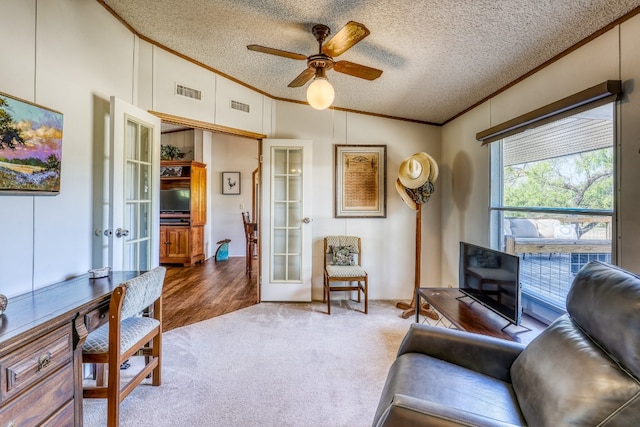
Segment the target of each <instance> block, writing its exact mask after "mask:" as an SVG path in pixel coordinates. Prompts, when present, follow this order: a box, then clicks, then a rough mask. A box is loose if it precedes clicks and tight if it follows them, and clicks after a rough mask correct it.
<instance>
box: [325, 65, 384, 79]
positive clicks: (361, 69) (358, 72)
mask: <svg viewBox="0 0 640 427" xmlns="http://www.w3.org/2000/svg"><path fill="white" fill-rule="evenodd" d="M333 69H334V70H336V71H337V72H339V73H344V74H349V75H350V76H354V77H360V78H361V79H366V80H375V79H377V78H378V77H380V76H381V75H382V70H378V69H377V68H371V67H367V66H366V65H360V64H355V63H353V62H349V61H338V62H336V63H335V64H334V65H333Z"/></svg>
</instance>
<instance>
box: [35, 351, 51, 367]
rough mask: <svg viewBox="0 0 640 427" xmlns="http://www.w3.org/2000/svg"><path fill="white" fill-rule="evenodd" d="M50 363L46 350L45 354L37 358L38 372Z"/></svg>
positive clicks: (49, 355)
mask: <svg viewBox="0 0 640 427" xmlns="http://www.w3.org/2000/svg"><path fill="white" fill-rule="evenodd" d="M50 363H51V353H50V352H48V351H47V352H46V353H45V354H43V355H42V356H40V357H39V358H38V372H40V371H41V370H43V369H44V368H46V367H47V366H49V364H50Z"/></svg>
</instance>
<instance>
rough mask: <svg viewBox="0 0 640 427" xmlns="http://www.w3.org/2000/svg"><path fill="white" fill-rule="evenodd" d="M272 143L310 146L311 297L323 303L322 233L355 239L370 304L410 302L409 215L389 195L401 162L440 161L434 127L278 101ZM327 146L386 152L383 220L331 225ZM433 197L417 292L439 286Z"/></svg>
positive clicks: (438, 195) (412, 252)
mask: <svg viewBox="0 0 640 427" xmlns="http://www.w3.org/2000/svg"><path fill="white" fill-rule="evenodd" d="M270 136H271V137H273V138H298V139H310V140H312V141H313V163H314V166H313V167H314V168H313V182H314V192H313V222H312V223H311V225H312V227H313V232H312V234H313V282H312V283H313V295H312V296H313V298H314V299H321V298H322V280H323V279H322V265H323V259H322V257H323V254H322V244H323V243H322V239H323V237H324V236H326V235H329V234H355V235H358V236H360V237H361V238H362V245H363V249H362V251H363V266H364V267H365V268H366V269H367V272H368V274H369V295H370V298H372V299H410V298H411V297H412V292H413V287H414V266H415V263H414V260H415V239H416V237H415V236H416V229H415V218H416V217H415V211H412V210H410V209H409V208H408V207H407V206H406V205H405V204H404V203H403V202H402V200H401V199H400V196H399V195H398V194H397V193H396V190H395V184H394V183H395V179H396V178H397V172H398V167H399V165H400V163H401V162H402V160H403V159H404V158H406V157H408V156H410V155H411V154H413V153H415V152H419V151H426V152H428V153H429V154H431V155H432V156H433V157H434V158H435V159H436V160H438V159H439V157H440V128H438V127H435V126H427V125H422V124H415V123H410V122H404V121H398V120H391V119H383V118H379V117H373V116H367V115H362V114H355V113H346V112H343V111H335V110H325V111H316V110H313V109H311V108H309V107H308V106H305V105H300V104H292V103H288V102H282V101H278V102H277V103H276V125H275V129H274V132H273V134H272V135H270ZM334 144H354V145H355V144H360V145H366V144H373V145H380V144H384V145H387V185H386V190H387V217H386V218H370V219H361V218H357V219H356V218H350V219H345V218H334V190H333V185H334V184H333V177H334ZM436 188H437V191H436V193H435V194H434V196H433V197H432V198H431V200H430V201H429V202H428V204H427V205H426V206H425V207H424V209H423V214H422V219H423V225H422V255H423V256H422V264H421V266H422V269H421V284H422V285H423V286H440V285H441V280H440V249H439V248H440V239H441V236H440V231H439V230H440V200H441V191H440V188H439V186H438V183H436Z"/></svg>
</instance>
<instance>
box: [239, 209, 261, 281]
mask: <svg viewBox="0 0 640 427" xmlns="http://www.w3.org/2000/svg"><path fill="white" fill-rule="evenodd" d="M242 223H243V225H244V237H245V240H246V245H247V247H246V249H245V254H246V274H247V275H248V276H249V277H251V273H252V270H253V258H254V256H255V254H256V246H257V245H258V237H257V236H256V231H257V224H256V223H255V222H251V219H250V217H249V212H242Z"/></svg>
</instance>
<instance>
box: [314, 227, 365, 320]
mask: <svg viewBox="0 0 640 427" xmlns="http://www.w3.org/2000/svg"><path fill="white" fill-rule="evenodd" d="M323 253H324V293H323V302H326V303H327V314H331V292H333V291H357V292H358V303H360V302H361V295H360V293H361V292H362V294H363V296H364V310H363V311H364V313H365V314H367V313H368V312H369V276H368V275H367V272H366V270H365V269H364V268H362V245H361V241H360V237H357V236H327V237H325V238H324V252H323Z"/></svg>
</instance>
